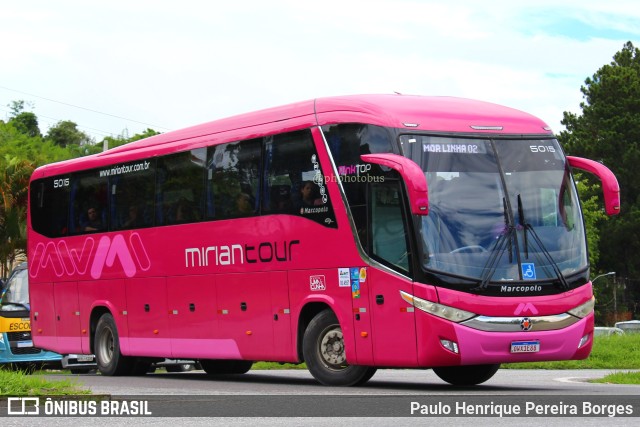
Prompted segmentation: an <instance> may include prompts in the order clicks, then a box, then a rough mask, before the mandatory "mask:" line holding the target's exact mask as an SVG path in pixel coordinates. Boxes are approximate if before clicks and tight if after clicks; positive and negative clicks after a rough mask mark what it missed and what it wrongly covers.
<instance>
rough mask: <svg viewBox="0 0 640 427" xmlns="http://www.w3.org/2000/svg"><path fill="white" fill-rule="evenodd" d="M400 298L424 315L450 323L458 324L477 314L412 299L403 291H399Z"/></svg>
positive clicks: (419, 299) (411, 296) (412, 297)
mask: <svg viewBox="0 0 640 427" xmlns="http://www.w3.org/2000/svg"><path fill="white" fill-rule="evenodd" d="M400 296H402V299H403V300H405V301H406V302H408V303H409V304H411V305H412V306H414V307H415V308H417V309H419V310H422V311H424V312H425V313H429V314H433V315H434V316H438V317H441V318H443V319H447V320H451V321H452V322H456V323H460V322H464V321H465V320H469V319H471V318H472V317H476V316H477V314H475V313H471V312H470V311H465V310H460V309H459V308H454V307H449V306H448V305H444V304H438V303H435V302H431V301H427V300H424V299H422V298H418V297H414V296H413V295H410V294H408V293H406V292H403V291H400Z"/></svg>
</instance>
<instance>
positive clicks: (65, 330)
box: [53, 282, 82, 354]
mask: <svg viewBox="0 0 640 427" xmlns="http://www.w3.org/2000/svg"><path fill="white" fill-rule="evenodd" d="M53 298H54V301H55V310H56V311H55V316H56V331H57V333H58V350H57V351H58V353H62V354H67V353H78V352H81V351H82V344H81V342H80V310H79V306H78V283H77V282H57V283H54V284H53Z"/></svg>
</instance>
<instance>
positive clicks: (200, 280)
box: [167, 274, 223, 358]
mask: <svg viewBox="0 0 640 427" xmlns="http://www.w3.org/2000/svg"><path fill="white" fill-rule="evenodd" d="M216 277H217V276H216V275H213V274H209V275H202V276H176V277H168V278H167V292H168V296H169V298H168V299H169V328H170V330H171V332H170V335H171V355H172V356H173V357H174V358H213V357H214V356H216V355H215V354H213V353H212V351H213V350H212V348H211V347H215V348H217V349H220V346H221V345H223V342H222V341H221V342H219V345H217V346H211V345H210V344H211V343H212V341H211V340H213V339H215V338H217V336H218V335H219V331H218V317H219V316H218V314H217V301H216Z"/></svg>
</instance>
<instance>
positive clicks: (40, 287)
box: [28, 95, 619, 386]
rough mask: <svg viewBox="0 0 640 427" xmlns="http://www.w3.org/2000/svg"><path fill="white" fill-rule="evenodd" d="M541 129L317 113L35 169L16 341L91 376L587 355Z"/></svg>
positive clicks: (564, 200)
mask: <svg viewBox="0 0 640 427" xmlns="http://www.w3.org/2000/svg"><path fill="white" fill-rule="evenodd" d="M573 168H579V169H583V170H586V171H588V172H590V173H593V174H595V175H596V176H598V177H599V178H600V180H601V181H602V188H603V193H604V203H605V210H606V212H607V213H608V214H616V213H618V211H619V188H618V184H617V181H616V179H615V177H614V175H613V174H612V173H611V172H610V171H609V169H607V168H606V167H605V166H603V165H602V164H600V163H597V162H594V161H590V160H586V159H581V158H575V157H568V156H565V155H564V153H563V151H562V149H561V147H560V146H559V145H558V142H557V140H556V139H555V138H554V135H553V133H552V132H551V130H550V129H549V128H548V127H547V126H546V125H545V123H543V122H542V121H540V120H539V119H537V118H535V117H533V116H531V115H529V114H526V113H523V112H521V111H517V110H514V109H510V108H506V107H502V106H499V105H494V104H490V103H484V102H478V101H471V100H465V99H457V98H447V97H420V96H405V95H366V96H345V97H332V98H321V99H316V100H312V101H306V102H300V103H297V104H292V105H287V106H283V107H279V108H273V109H268V110H264V111H259V112H255V113H250V114H245V115H240V116H237V117H232V118H228V119H223V120H218V121H214V122H211V123H207V124H203V125H199V126H195V127H191V128H188V129H184V130H179V131H174V132H169V133H166V134H162V135H157V136H154V137H151V138H148V139H145V140H141V141H137V142H133V143H130V144H127V145H124V146H121V147H117V148H114V149H111V150H108V151H106V152H103V153H100V154H97V155H93V156H89V157H84V158H79V159H74V160H69V161H65V162H61V163H56V164H51V165H47V166H44V167H41V168H39V169H37V170H36V171H35V173H34V174H33V177H32V179H31V183H30V205H29V219H28V242H29V247H28V255H29V275H30V280H31V286H30V292H31V302H32V310H31V313H32V331H33V341H34V344H35V345H36V346H38V347H41V348H45V349H49V350H52V351H55V352H58V353H62V354H68V353H76V354H92V353H93V354H95V355H96V359H97V363H98V368H99V370H100V371H101V372H102V374H103V375H135V374H143V373H145V372H147V369H148V366H149V364H150V363H152V362H154V361H155V360H158V359H163V358H173V359H192V360H197V361H199V362H200V364H201V365H202V367H203V369H204V370H205V371H206V372H207V374H210V375H216V374H241V373H245V372H247V371H248V370H249V369H250V368H251V366H252V363H253V362H254V361H275V362H291V363H299V362H305V363H306V365H307V367H308V369H309V371H310V372H311V374H312V375H313V376H314V377H315V378H316V379H317V380H318V381H319V382H320V383H322V384H326V385H342V386H348V385H357V384H362V383H364V382H365V381H367V380H368V379H370V378H371V376H372V375H373V374H374V372H375V370H376V368H379V367H380V368H383V367H384V368H390V367H398V368H432V369H433V370H434V371H435V373H436V374H437V375H438V376H439V377H440V378H442V379H443V380H444V381H446V382H448V383H451V384H457V385H460V384H479V383H482V382H484V381H486V380H488V379H489V378H491V376H492V375H493V374H494V373H495V372H496V371H497V369H498V368H499V366H500V364H501V363H505V362H528V361H544V360H566V359H584V358H586V357H587V356H588V355H589V353H590V351H591V347H592V342H593V326H594V320H593V319H594V317H593V306H594V297H593V291H592V287H591V283H590V281H589V264H588V257H587V245H586V239H585V227H584V222H583V219H582V214H581V210H580V204H579V201H578V196H577V194H576V188H575V185H574V182H573V178H572V174H571V171H572V169H573Z"/></svg>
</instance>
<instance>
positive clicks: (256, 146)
mask: <svg viewBox="0 0 640 427" xmlns="http://www.w3.org/2000/svg"><path fill="white" fill-rule="evenodd" d="M261 152H262V139H252V140H247V141H242V142H234V143H228V144H223V145H217V146H214V147H211V148H210V149H209V152H208V155H207V197H206V207H207V210H206V217H207V219H227V218H241V217H247V216H254V215H257V214H258V213H259V197H258V196H259V194H258V192H259V191H258V189H259V188H260V164H261V159H262V154H261Z"/></svg>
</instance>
